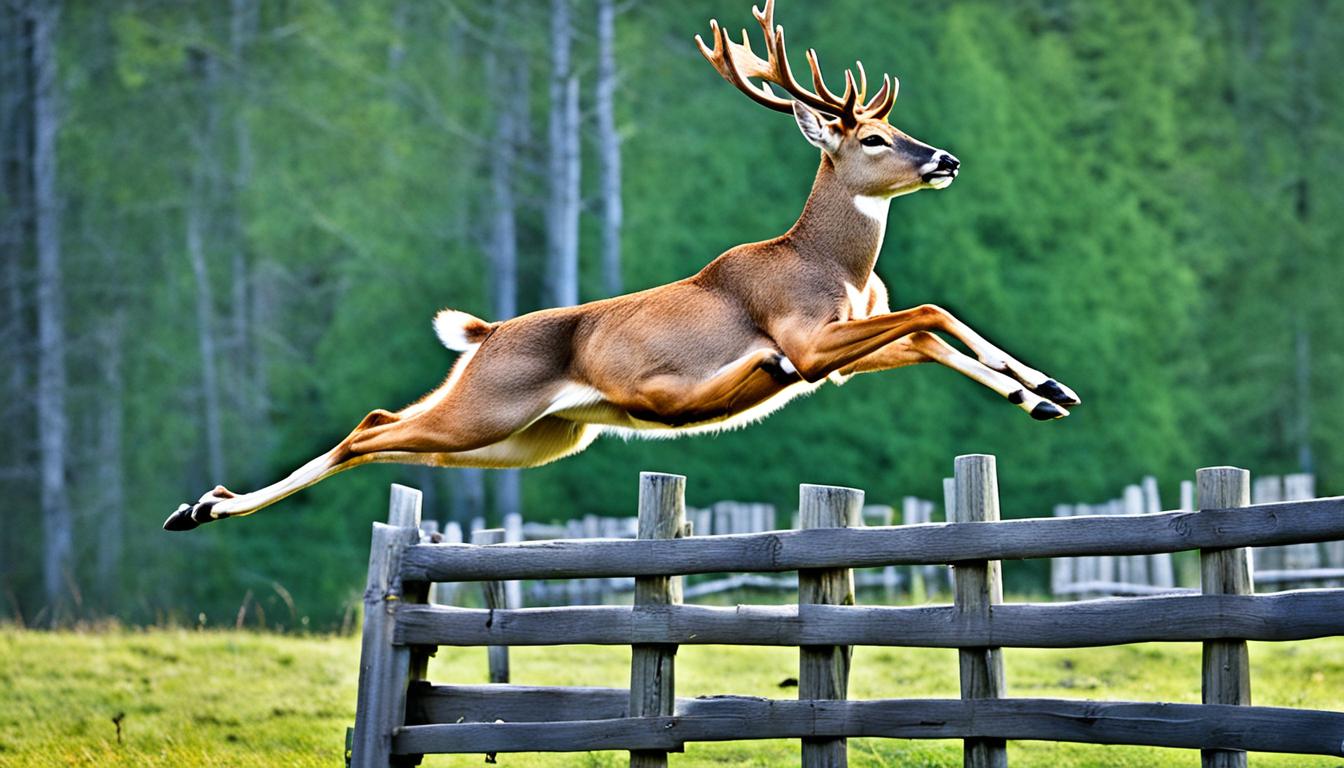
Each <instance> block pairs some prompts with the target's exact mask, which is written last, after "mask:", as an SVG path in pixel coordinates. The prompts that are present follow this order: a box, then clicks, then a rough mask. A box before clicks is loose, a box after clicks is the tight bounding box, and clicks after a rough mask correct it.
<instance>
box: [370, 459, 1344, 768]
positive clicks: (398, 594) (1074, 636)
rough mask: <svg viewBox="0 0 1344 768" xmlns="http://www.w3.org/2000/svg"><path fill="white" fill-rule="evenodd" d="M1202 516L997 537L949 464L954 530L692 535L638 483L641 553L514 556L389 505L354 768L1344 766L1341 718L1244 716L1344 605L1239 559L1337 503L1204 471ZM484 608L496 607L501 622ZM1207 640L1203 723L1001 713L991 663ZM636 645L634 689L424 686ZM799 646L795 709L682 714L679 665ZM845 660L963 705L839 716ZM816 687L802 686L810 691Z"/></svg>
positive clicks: (1009, 526)
mask: <svg viewBox="0 0 1344 768" xmlns="http://www.w3.org/2000/svg"><path fill="white" fill-rule="evenodd" d="M1198 479H1199V491H1200V497H1201V499H1202V500H1203V503H1204V504H1205V505H1207V506H1209V507H1211V508H1210V509H1207V510H1203V511H1180V512H1165V513H1158V514H1145V515H1138V516H1110V515H1105V516H1084V517H1057V518H1043V519H1028V520H1005V521H998V520H997V519H996V518H997V517H998V502H997V491H996V481H995V479H994V466H993V458H992V457H986V456H972V457H961V458H959V459H958V461H957V464H956V481H955V484H956V485H955V493H954V494H952V495H953V496H955V501H954V504H953V509H954V511H955V514H954V515H952V516H951V517H952V519H953V520H955V522H950V523H939V524H917V525H907V526H899V527H876V528H858V527H851V526H854V525H855V524H856V523H857V514H856V511H857V509H858V508H859V507H860V506H861V503H862V501H861V500H862V493H861V492H859V491H854V490H851V489H835V488H823V487H816V486H805V487H804V491H803V499H802V503H801V504H800V508H802V509H803V510H805V511H806V510H809V509H810V510H812V512H807V513H806V514H805V515H804V519H803V522H804V524H805V526H806V527H805V528H804V529H803V530H797V531H769V532H764V533H750V534H736V535H727V536H712V537H699V536H689V535H687V534H688V533H690V531H689V530H688V526H686V525H685V524H684V523H683V522H682V520H684V519H685V517H684V503H683V502H682V494H683V490H682V489H683V488H684V480H683V479H682V478H677V477H674V476H666V475H645V476H643V478H642V480H641V494H640V496H641V502H640V512H641V524H640V526H639V531H640V538H639V539H634V540H629V539H609V540H582V541H538V542H520V543H505V544H479V545H469V544H435V543H423V541H422V540H420V539H419V538H418V534H417V531H416V530H415V526H416V525H417V524H418V520H415V519H412V518H413V517H414V516H412V515H408V514H407V509H408V508H409V506H413V505H412V504H410V501H409V500H414V501H417V502H418V496H416V495H414V493H413V492H410V491H408V490H407V489H394V504H393V508H394V515H393V525H391V526H389V525H383V524H376V525H375V527H374V548H373V552H372V555H371V558H370V577H369V587H368V591H367V593H366V623H365V629H364V646H363V658H362V659H361V676H360V694H359V706H358V709H357V715H356V729H355V740H354V752H353V763H354V764H355V765H357V766H372V765H377V766H384V765H389V764H399V763H403V762H412V763H413V762H414V761H415V760H416V759H418V756H419V755H421V754H425V753H436V752H475V753H482V752H485V753H488V752H529V751H557V752H572V751H588V750H629V751H630V752H631V756H632V765H641V766H643V765H666V764H667V753H669V752H677V751H681V750H682V749H683V747H684V745H685V743H686V742H690V741H721V740H736V739H764V738H795V739H799V740H801V743H802V754H803V760H804V765H805V766H813V765H844V764H845V761H846V757H845V741H844V740H845V739H847V738H851V737H860V736H876V737H888V738H937V739H947V738H955V739H963V740H965V744H966V764H967V765H971V766H991V765H993V766H1001V765H1006V761H1007V757H1006V755H1007V753H1006V751H1005V741H1007V740H1013V739H1033V740H1053V741H1074V742H1084V743H1097V744H1136V745H1151V746H1161V747H1181V748H1190V749H1201V750H1203V751H1204V753H1203V759H1204V763H1205V765H1210V766H1212V765H1217V766H1223V765H1231V766H1237V765H1244V764H1245V750H1252V751H1271V752H1289V753H1298V754H1317V755H1334V756H1344V713H1340V712H1323V711H1312V710H1295V709H1283V708H1274V707H1258V706H1251V699H1250V670H1249V665H1248V663H1247V653H1246V640H1268V641H1290V640H1302V639H1309V638H1317V637H1326V636H1334V635H1344V589H1316V590H1298V591H1289V592H1282V593H1276V594H1271V595H1254V594H1251V591H1252V590H1251V583H1252V582H1251V578H1250V576H1251V571H1250V564H1249V558H1248V556H1247V550H1246V549H1245V547H1249V546H1278V545H1297V544H1302V543H1313V542H1325V541H1334V540H1337V539H1344V499H1341V498H1331V499H1316V500H1308V501H1294V502H1280V503H1273V504H1260V505H1255V506H1244V505H1245V504H1246V502H1247V501H1248V500H1249V490H1248V489H1249V474H1248V473H1246V472H1244V471H1243V470H1234V469H1230V468H1215V469H1210V470H1200V472H1199V474H1198ZM1190 549H1197V550H1200V560H1201V566H1202V571H1203V573H1202V575H1203V581H1204V589H1203V592H1202V593H1201V594H1177V595H1165V596H1159V597H1140V598H1127V599H1103V600H1091V601H1083V602H1073V603H1048V604H1013V603H1009V604H1004V603H1002V586H1001V582H1000V577H999V569H998V561H1000V560H1004V559H1018V558H1034V557H1072V556H1081V555H1113V556H1137V555H1149V554H1155V553H1162V552H1174V551H1180V550H1190ZM933 564H951V565H952V566H953V570H954V574H955V577H956V602H955V603H954V604H953V605H950V606H918V607H888V606H858V605H854V604H853V591H852V590H853V586H852V585H853V582H852V572H851V571H850V569H852V568H855V567H885V566H890V565H933ZM741 571H752V572H767V573H778V572H783V571H798V572H799V576H798V579H799V582H798V583H799V585H800V593H799V601H798V604H796V605H783V606H779V605H776V606H764V605H743V606H737V607H714V606H698V605H683V604H681V603H680V600H679V595H680V590H679V582H680V578H679V577H680V576H682V575H685V574H691V573H719V572H741ZM618 576H619V577H635V578H637V580H638V581H637V584H638V585H639V586H638V589H637V595H636V600H635V605H632V606H620V605H601V606H575V607H554V608H494V609H493V610H490V609H487V610H479V609H469V608H456V607H446V606H438V605H432V604H428V603H426V602H425V600H424V595H425V594H426V588H427V585H428V584H429V583H430V582H435V581H478V582H484V583H494V582H506V581H508V580H514V579H538V578H545V579H557V578H611V577H618ZM496 604H498V603H496ZM1150 641H1182V642H1202V643H1204V677H1203V693H1204V698H1203V701H1204V703H1203V704H1162V703H1145V702H1105V701H1102V702H1095V701H1069V700H1053V699H1031V698H1011V697H1008V696H1007V689H1006V686H1005V684H1004V663H1003V657H1002V655H1001V651H1000V649H1002V648H1005V647H1047V648H1059V647H1089V646H1101V645H1115V644H1122V643H1136V642H1150ZM570 643H584V644H598V645H622V646H623V645H629V646H632V647H633V648H634V649H635V653H634V655H633V657H632V670H631V687H630V688H629V689H628V690H627V689H623V688H622V689H615V688H593V687H566V688H561V687H536V686H523V685H471V686H464V685H434V684H431V683H429V682H427V681H426V680H424V677H425V665H424V660H425V659H426V658H427V654H428V653H430V652H432V649H433V648H434V647H436V646H439V645H458V646H464V645H470V646H494V647H506V646H511V645H559V644H570ZM688 644H745V645H775V646H797V647H798V648H799V653H800V675H799V678H800V679H799V682H800V691H799V697H800V700H797V701H785V700H773V699H762V698H755V697H743V696H714V697H709V698H702V699H684V698H682V699H678V698H676V696H675V649H676V647H677V646H678V645H688ZM854 645H879V646H920V647H940V648H956V649H958V650H959V652H960V654H961V657H962V664H961V679H962V690H961V698H960V699H934V700H903V699H879V700H870V701H848V700H847V691H846V689H847V678H848V673H849V659H850V655H849V652H850V648H851V647H852V646H854ZM804 678H806V679H804Z"/></svg>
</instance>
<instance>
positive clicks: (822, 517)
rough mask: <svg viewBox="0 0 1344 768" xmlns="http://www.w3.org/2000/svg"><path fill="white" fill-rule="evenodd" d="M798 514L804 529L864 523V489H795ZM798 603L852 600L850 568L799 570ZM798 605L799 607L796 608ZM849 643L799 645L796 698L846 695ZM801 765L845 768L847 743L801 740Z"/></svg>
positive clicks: (808, 486) (852, 587)
mask: <svg viewBox="0 0 1344 768" xmlns="http://www.w3.org/2000/svg"><path fill="white" fill-rule="evenodd" d="M798 518H799V524H800V525H801V526H802V527H803V528H847V527H856V526H861V525H862V524H863V491H859V490H855V489H853V488H840V487H836V486H829V485H803V486H801V487H800V488H799V489H798ZM798 603H799V604H800V606H802V605H842V606H843V605H849V606H852V605H853V604H854V572H853V571H851V570H849V569H848V568H826V569H807V570H802V571H799V572H798ZM800 610H801V608H800ZM849 664H850V648H849V646H847V645H803V646H801V647H800V648H799V649H798V698H799V699H802V700H814V701H815V700H836V699H845V698H847V697H848V695H849V694H848V691H849ZM802 765H803V768H845V766H847V765H849V751H848V746H847V744H846V743H845V740H844V739H843V738H826V739H803V744H802Z"/></svg>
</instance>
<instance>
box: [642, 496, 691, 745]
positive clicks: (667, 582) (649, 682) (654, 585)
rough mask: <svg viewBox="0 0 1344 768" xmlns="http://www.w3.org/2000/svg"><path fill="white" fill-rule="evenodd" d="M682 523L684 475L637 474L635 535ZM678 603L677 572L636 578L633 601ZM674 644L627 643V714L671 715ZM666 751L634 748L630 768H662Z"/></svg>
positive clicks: (659, 533) (665, 534) (670, 530)
mask: <svg viewBox="0 0 1344 768" xmlns="http://www.w3.org/2000/svg"><path fill="white" fill-rule="evenodd" d="M685 526H686V478H685V477H683V476H681V475H667V474H662V473H659V472H641V473H639V533H638V536H639V538H640V539H649V540H653V539H675V538H677V537H678V536H680V535H681V532H682V530H683V529H684V528H685ZM680 602H681V577H680V576H642V577H639V578H636V579H635V606H637V607H639V608H649V607H666V606H671V605H676V604H678V603H680ZM676 658H677V646H675V645H668V644H644V643H637V644H632V647H631V649H630V714H631V715H633V716H635V717H656V716H661V715H670V714H672V709H673V707H674V705H675V703H676V698H675V697H676ZM666 766H667V752H666V751H660V750H635V751H632V752H631V753H630V768H665V767H666Z"/></svg>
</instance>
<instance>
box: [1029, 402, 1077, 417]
mask: <svg viewBox="0 0 1344 768" xmlns="http://www.w3.org/2000/svg"><path fill="white" fill-rule="evenodd" d="M1068 415H1069V412H1068V411H1066V410H1064V409H1063V408H1060V407H1059V406H1058V405H1055V404H1054V403H1051V402H1047V401H1044V400H1042V401H1041V402H1039V403H1037V404H1036V407H1035V408H1032V409H1031V418H1033V419H1035V420H1037V421H1050V420H1051V419H1060V418H1063V417H1065V416H1068Z"/></svg>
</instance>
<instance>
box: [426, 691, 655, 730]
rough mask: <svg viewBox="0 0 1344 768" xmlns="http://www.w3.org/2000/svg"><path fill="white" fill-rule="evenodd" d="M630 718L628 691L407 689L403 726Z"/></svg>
mask: <svg viewBox="0 0 1344 768" xmlns="http://www.w3.org/2000/svg"><path fill="white" fill-rule="evenodd" d="M629 715H630V690H629V689H628V688H601V687H589V686H582V687H579V686H574V687H569V686H535V685H494V684H489V685H430V684H428V683H419V684H415V685H412V686H411V691H410V695H409V696H408V698H407V702H406V724H407V725H430V724H433V723H457V722H464V723H493V722H494V721H496V720H502V721H504V722H506V723H544V722H549V721H552V720H556V719H558V718H561V717H565V718H569V719H575V718H583V719H585V720H611V719H615V718H622V717H628V716H629Z"/></svg>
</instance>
